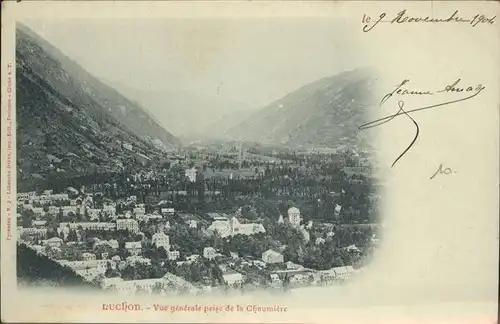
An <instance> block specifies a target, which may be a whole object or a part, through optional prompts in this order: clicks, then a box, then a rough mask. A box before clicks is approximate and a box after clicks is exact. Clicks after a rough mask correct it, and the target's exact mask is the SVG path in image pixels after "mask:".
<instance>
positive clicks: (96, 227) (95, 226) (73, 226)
mask: <svg viewBox="0 0 500 324" xmlns="http://www.w3.org/2000/svg"><path fill="white" fill-rule="evenodd" d="M80 227H81V228H82V229H83V230H93V231H114V230H115V229H116V224H115V223H106V222H81V223H59V228H60V229H68V230H77V229H79V228H80Z"/></svg>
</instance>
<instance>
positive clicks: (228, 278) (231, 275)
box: [222, 271, 243, 286]
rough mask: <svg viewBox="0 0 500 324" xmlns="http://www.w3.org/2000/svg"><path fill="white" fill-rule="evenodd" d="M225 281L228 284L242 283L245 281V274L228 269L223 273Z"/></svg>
mask: <svg viewBox="0 0 500 324" xmlns="http://www.w3.org/2000/svg"><path fill="white" fill-rule="evenodd" d="M222 277H223V278H224V283H225V284H226V285H228V286H232V285H241V284H242V283H243V275H242V274H241V273H239V272H237V271H228V272H225V273H223V274H222Z"/></svg>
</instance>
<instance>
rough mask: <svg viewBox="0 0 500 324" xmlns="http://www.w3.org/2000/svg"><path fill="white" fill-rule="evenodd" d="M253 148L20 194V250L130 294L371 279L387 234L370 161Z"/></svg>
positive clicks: (179, 157)
mask: <svg viewBox="0 0 500 324" xmlns="http://www.w3.org/2000/svg"><path fill="white" fill-rule="evenodd" d="M124 146H126V144H124ZM241 146H242V144H241V143H239V145H238V143H233V144H232V145H226V146H225V147H224V146H223V145H222V146H221V145H219V146H217V147H214V146H209V145H207V146H203V145H192V146H191V147H189V149H186V150H185V151H184V152H170V153H165V159H164V161H161V162H158V163H156V165H155V163H153V162H152V161H144V163H140V164H138V166H135V167H134V168H130V169H128V170H127V171H126V172H125V171H124V172H121V173H119V172H115V173H110V174H106V175H99V174H95V175H89V176H86V177H83V176H82V177H78V178H63V177H58V178H57V180H54V182H53V187H52V188H32V189H33V190H32V191H26V192H19V193H18V199H17V203H18V214H17V216H18V219H17V222H18V240H19V242H20V243H21V244H22V247H24V248H29V249H31V250H33V251H35V252H36V253H37V254H40V255H43V256H45V257H47V258H49V259H50V260H52V261H54V262H56V263H58V264H59V265H61V266H63V267H67V268H70V269H71V270H72V271H74V273H75V274H77V275H78V276H80V277H82V278H83V279H84V280H85V281H88V282H89V283H91V284H95V285H97V286H99V287H102V289H108V290H116V291H120V292H124V293H136V292H140V291H142V292H147V293H154V292H157V293H169V292H171V293H172V292H175V293H180V292H186V293H188V292H196V293H204V292H207V291H214V290H215V291H225V292H227V291H228V290H229V291H238V292H245V291H251V290H253V289H259V288H265V289H274V290H276V291H286V290H288V289H292V288H294V287H304V286H310V285H331V284H340V283H342V282H344V281H345V280H346V279H348V278H349V277H350V276H352V275H355V274H356V273H357V272H358V271H361V269H362V267H363V265H364V264H365V263H366V261H367V258H368V257H370V255H371V253H372V250H373V248H374V247H375V246H376V244H377V242H378V236H377V235H378V227H379V225H378V222H377V219H378V217H377V214H376V208H375V207H376V202H377V200H378V199H379V194H378V192H379V191H380V190H379V189H378V188H377V186H376V182H375V180H374V177H373V167H372V165H371V164H370V163H369V159H368V158H367V157H366V156H367V154H363V152H360V153H358V152H353V151H349V150H345V151H341V152H337V153H335V152H333V151H332V152H330V153H325V152H317V151H291V150H282V151H280V150H277V149H272V150H268V151H267V152H266V151H265V150H260V151H259V150H257V149H248V150H247V151H246V152H242V151H243V150H242V147H241ZM128 149H132V150H133V148H130V147H128ZM58 162H59V163H61V161H58ZM54 164H56V162H54Z"/></svg>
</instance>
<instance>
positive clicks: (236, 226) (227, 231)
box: [207, 217, 266, 237]
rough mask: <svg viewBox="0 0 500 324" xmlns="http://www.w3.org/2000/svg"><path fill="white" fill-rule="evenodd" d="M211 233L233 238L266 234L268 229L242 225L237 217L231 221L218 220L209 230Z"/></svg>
mask: <svg viewBox="0 0 500 324" xmlns="http://www.w3.org/2000/svg"><path fill="white" fill-rule="evenodd" d="M207 231H209V232H211V233H215V232H217V233H219V235H220V236H221V237H227V236H233V235H237V234H242V235H254V234H258V233H265V232H266V229H265V228H264V226H263V225H262V224H258V223H248V224H242V223H240V222H239V220H238V219H237V218H236V217H233V218H231V219H230V220H216V221H213V222H212V224H210V226H209V227H208V228H207Z"/></svg>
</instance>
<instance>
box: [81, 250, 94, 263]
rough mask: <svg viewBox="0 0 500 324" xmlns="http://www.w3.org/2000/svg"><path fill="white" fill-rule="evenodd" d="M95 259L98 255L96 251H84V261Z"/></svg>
mask: <svg viewBox="0 0 500 324" xmlns="http://www.w3.org/2000/svg"><path fill="white" fill-rule="evenodd" d="M95 259H96V255H95V254H94V253H89V252H85V253H82V260H83V261H90V260H95Z"/></svg>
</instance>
